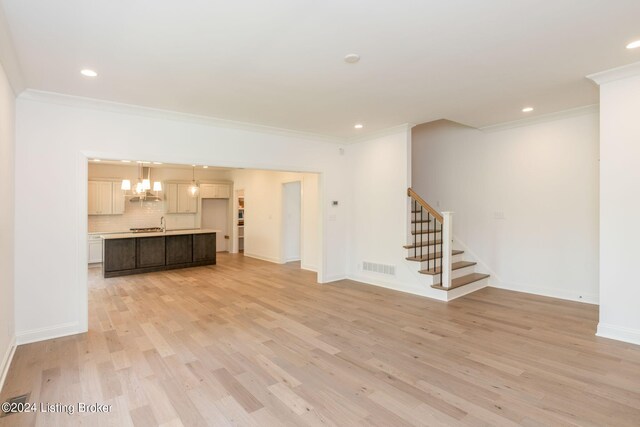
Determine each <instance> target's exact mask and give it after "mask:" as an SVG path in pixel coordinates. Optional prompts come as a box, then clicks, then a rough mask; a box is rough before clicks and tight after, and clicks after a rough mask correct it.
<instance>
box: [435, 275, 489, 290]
mask: <svg viewBox="0 0 640 427" xmlns="http://www.w3.org/2000/svg"><path fill="white" fill-rule="evenodd" d="M487 277H489V275H488V274H482V273H471V274H467V275H466V276H462V277H458V278H455V279H453V280H451V287H450V288H444V287H442V286H440V285H431V287H432V288H433V289H440V290H442V291H450V290H451V289H455V288H459V287H461V286H464V285H468V284H470V283H474V282H477V281H478V280H482V279H486V278H487Z"/></svg>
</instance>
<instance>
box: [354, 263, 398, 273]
mask: <svg viewBox="0 0 640 427" xmlns="http://www.w3.org/2000/svg"><path fill="white" fill-rule="evenodd" d="M362 269H363V270H364V271H371V272H372V273H380V274H386V275H389V276H395V275H396V266H395V265H386V264H377V263H375V262H368V261H364V262H363V263H362Z"/></svg>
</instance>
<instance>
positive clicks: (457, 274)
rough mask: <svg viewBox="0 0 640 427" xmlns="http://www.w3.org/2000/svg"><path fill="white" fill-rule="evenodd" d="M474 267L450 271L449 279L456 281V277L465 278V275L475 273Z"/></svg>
mask: <svg viewBox="0 0 640 427" xmlns="http://www.w3.org/2000/svg"><path fill="white" fill-rule="evenodd" d="M475 267H476V266H475V265H470V266H468V267H464V268H459V269H457V270H451V278H452V279H457V278H458V277H462V276H466V275H467V274H471V273H475V272H476V269H475Z"/></svg>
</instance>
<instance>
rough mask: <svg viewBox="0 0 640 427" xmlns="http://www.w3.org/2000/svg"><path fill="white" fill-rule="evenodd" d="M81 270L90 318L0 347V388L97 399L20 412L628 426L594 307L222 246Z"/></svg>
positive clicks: (294, 421) (183, 420) (629, 416)
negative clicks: (91, 408)
mask: <svg viewBox="0 0 640 427" xmlns="http://www.w3.org/2000/svg"><path fill="white" fill-rule="evenodd" d="M97 273H98V272H97V271H95V272H93V273H92V274H91V280H90V281H91V290H90V304H89V307H90V331H89V333H88V334H82V335H77V336H72V337H66V338H61V339H55V340H50V341H47V342H40V343H35V344H30V345H26V346H20V347H19V348H18V349H17V352H16V355H15V358H14V361H13V365H12V366H11V370H10V372H9V376H8V379H7V382H6V385H5V387H4V390H3V391H2V394H1V396H0V401H4V399H6V398H7V397H10V396H15V395H19V394H24V393H31V395H30V401H32V402H49V403H74V402H78V401H82V402H99V403H106V404H110V405H113V409H112V412H111V413H109V414H105V415H83V416H80V415H77V414H76V415H73V416H69V415H66V414H42V413H39V414H13V415H9V416H8V417H5V418H0V425H2V426H9V425H10V426H20V425H42V426H45V425H46V426H53V425H64V426H67V425H78V424H83V425H92V426H93V425H113V426H127V425H136V426H154V425H167V426H179V425H185V426H196V425H227V424H234V425H259V426H268V425H278V426H279V425H291V426H293V425H296V426H298V425H319V424H322V425H337V426H347V425H378V426H400V425H429V426H431V425H472V426H481V425H492V426H497V425H500V426H503V425H593V426H595V425H609V426H624V425H635V426H638V425H640V347H637V346H632V345H626V344H623V343H619V342H615V341H610V340H606V339H601V338H597V337H595V336H594V330H595V327H596V323H597V307H596V306H591V305H586V304H579V303H572V302H566V301H560V300H554V299H551V298H543V297H536V296H531V295H526V294H520V293H515V292H508V291H503V290H497V289H484V290H482V291H479V292H477V293H474V294H472V295H469V296H467V297H464V298H461V299H458V300H456V301H454V302H452V303H449V304H446V303H440V302H436V301H432V300H429V299H425V298H420V297H416V296H412V295H408V294H402V293H397V292H393V291H389V290H385V289H381V288H376V287H372V286H367V285H362V284H358V283H355V282H350V281H343V282H340V283H337V284H332V285H317V284H315V275H314V274H312V273H310V272H306V271H301V270H299V269H298V268H296V266H293V265H287V266H279V265H275V264H270V263H266V262H262V261H258V260H253V259H250V258H244V257H242V256H237V255H236V256H233V255H226V254H223V255H221V256H220V257H219V264H218V265H217V266H213V267H200V268H193V269H187V270H176V271H172V272H163V273H152V274H146V275H139V276H129V277H125V278H114V279H106V280H104V279H101V278H100V277H99V276H98V274H97Z"/></svg>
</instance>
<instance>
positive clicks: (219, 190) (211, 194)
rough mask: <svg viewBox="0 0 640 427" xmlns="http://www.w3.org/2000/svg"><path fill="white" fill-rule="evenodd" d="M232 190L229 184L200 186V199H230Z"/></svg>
mask: <svg viewBox="0 0 640 427" xmlns="http://www.w3.org/2000/svg"><path fill="white" fill-rule="evenodd" d="M230 195H231V189H230V188H229V186H228V185H227V184H202V185H200V197H202V198H203V199H228V198H229V197H230Z"/></svg>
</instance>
